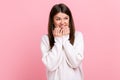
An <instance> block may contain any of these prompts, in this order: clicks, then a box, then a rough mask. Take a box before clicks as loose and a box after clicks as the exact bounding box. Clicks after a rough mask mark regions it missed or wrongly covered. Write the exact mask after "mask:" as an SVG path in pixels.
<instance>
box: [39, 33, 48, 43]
mask: <svg viewBox="0 0 120 80" xmlns="http://www.w3.org/2000/svg"><path fill="white" fill-rule="evenodd" d="M41 42H47V43H48V42H49V38H48V35H47V34H44V35H42V37H41Z"/></svg>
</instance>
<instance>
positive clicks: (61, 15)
mask: <svg viewBox="0 0 120 80" xmlns="http://www.w3.org/2000/svg"><path fill="white" fill-rule="evenodd" d="M54 17H69V16H68V15H67V14H65V13H62V12H59V13H57V14H56V15H55V16H54Z"/></svg>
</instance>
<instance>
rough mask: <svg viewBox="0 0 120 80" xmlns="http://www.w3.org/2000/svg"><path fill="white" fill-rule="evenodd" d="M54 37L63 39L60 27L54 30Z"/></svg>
mask: <svg viewBox="0 0 120 80" xmlns="http://www.w3.org/2000/svg"><path fill="white" fill-rule="evenodd" d="M53 36H54V37H61V36H62V29H61V28H59V27H56V28H54V30H53Z"/></svg>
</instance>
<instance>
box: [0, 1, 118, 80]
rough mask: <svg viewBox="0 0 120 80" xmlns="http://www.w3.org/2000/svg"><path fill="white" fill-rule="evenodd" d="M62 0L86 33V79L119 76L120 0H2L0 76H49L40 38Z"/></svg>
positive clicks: (5, 79)
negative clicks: (55, 4)
mask: <svg viewBox="0 0 120 80" xmlns="http://www.w3.org/2000/svg"><path fill="white" fill-rule="evenodd" d="M59 2H63V3H65V4H67V5H68V6H69V8H70V9H71V11H72V13H73V16H74V21H75V25H76V29H77V30H79V31H81V32H82V33H83V35H84V41H85V52H84V54H85V58H84V61H83V69H84V76H85V80H120V0H1V1H0V80H46V76H45V66H44V65H43V64H42V62H41V51H40V39H41V36H42V35H43V34H46V33H47V22H48V15H49V11H50V9H51V7H52V6H53V5H54V3H59Z"/></svg>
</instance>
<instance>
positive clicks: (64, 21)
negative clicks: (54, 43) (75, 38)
mask: <svg viewBox="0 0 120 80" xmlns="http://www.w3.org/2000/svg"><path fill="white" fill-rule="evenodd" d="M53 21H54V25H55V28H54V30H53V36H54V37H62V36H64V35H68V34H69V33H70V30H69V16H68V15H67V14H65V13H62V12H59V13H57V14H56V15H55V16H54V17H53Z"/></svg>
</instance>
